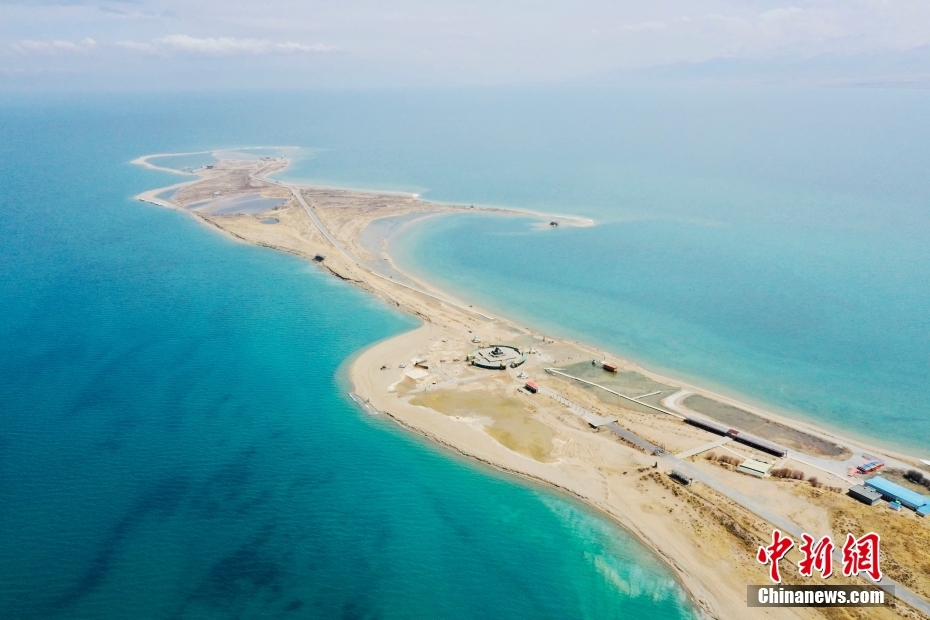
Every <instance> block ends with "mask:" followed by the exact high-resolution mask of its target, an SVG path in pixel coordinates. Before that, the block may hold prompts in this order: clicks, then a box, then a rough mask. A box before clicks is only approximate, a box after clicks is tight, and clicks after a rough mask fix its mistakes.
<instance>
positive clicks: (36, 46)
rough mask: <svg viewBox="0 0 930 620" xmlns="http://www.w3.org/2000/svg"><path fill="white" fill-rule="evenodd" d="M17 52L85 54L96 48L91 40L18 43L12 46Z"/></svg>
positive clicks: (28, 41)
mask: <svg viewBox="0 0 930 620" xmlns="http://www.w3.org/2000/svg"><path fill="white" fill-rule="evenodd" d="M12 47H13V49H14V50H16V51H17V52H21V53H24V54H57V53H58V52H86V51H88V50H92V49H94V48H95V47H97V42H96V41H94V40H93V39H90V38H88V39H84V40H83V41H78V42H77V43H75V42H73V41H30V40H25V41H19V42H18V43H14V44H13V45H12Z"/></svg>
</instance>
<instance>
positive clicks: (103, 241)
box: [0, 93, 692, 620]
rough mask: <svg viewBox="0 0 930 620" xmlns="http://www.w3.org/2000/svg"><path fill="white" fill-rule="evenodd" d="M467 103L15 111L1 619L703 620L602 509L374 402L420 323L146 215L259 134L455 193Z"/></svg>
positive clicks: (177, 220)
mask: <svg viewBox="0 0 930 620" xmlns="http://www.w3.org/2000/svg"><path fill="white" fill-rule="evenodd" d="M461 97H462V94H461V93H454V94H453V95H449V94H446V95H441V96H435V97H432V98H430V97H426V99H424V98H423V96H421V95H419V94H415V95H390V96H386V95H366V96H357V95H351V94H332V95H315V96H300V97H298V96H293V95H281V94H250V95H223V96H215V97H206V96H203V97H194V96H191V97H181V96H162V97H157V96H152V97H146V98H141V97H140V98H132V97H113V98H100V99H94V98H87V97H85V98H81V97H73V98H61V99H55V98H37V99H5V100H2V101H0V135H3V136H4V139H3V140H2V141H0V186H2V188H3V191H2V192H0V211H2V213H3V217H2V218H0V300H2V302H3V303H2V304H0V342H2V343H3V347H2V349H0V617H2V618H11V619H13V618H15V619H17V620H18V619H30V618H43V619H45V618H68V619H108V618H112V619H120V620H122V619H124V618H173V619H174V618H176V619H180V618H253V617H275V618H290V617H293V618H476V619H477V618H481V619H485V618H532V619H534V620H535V619H537V618H554V619H555V618H558V619H562V618H629V617H639V618H688V617H691V616H692V611H691V607H690V605H689V604H688V602H687V601H686V599H685V598H684V596H683V593H682V591H681V589H680V588H679V586H678V585H677V584H676V582H675V581H674V580H673V579H672V577H671V575H670V573H669V571H667V570H666V569H665V568H664V567H663V566H662V565H660V563H659V562H658V561H657V560H656V559H655V558H654V557H653V556H652V555H650V554H649V553H647V552H646V551H645V550H644V549H643V548H642V547H641V546H640V545H639V544H637V543H636V542H635V541H634V540H632V539H631V537H630V536H629V535H627V534H626V533H625V532H623V531H622V530H620V529H618V528H617V527H614V526H613V525H611V524H610V523H609V522H607V521H606V520H604V519H603V518H601V517H599V516H597V515H594V514H591V513H590V512H589V511H587V510H585V509H584V508H582V507H581V506H579V505H578V504H576V503H575V502H572V501H570V500H568V499H566V498H563V497H560V496H556V495H555V494H553V493H551V492H549V491H547V490H543V489H540V488H536V487H534V486H532V485H529V484H528V483H525V482H522V481H517V480H513V479H510V478H507V477H504V476H502V475H500V474H497V473H495V472H492V471H487V470H485V469H483V468H480V467H478V466H475V465H472V464H471V463H468V462H465V461H463V460H462V459H460V458H457V457H455V456H453V455H451V454H449V453H448V452H446V451H444V450H441V449H439V448H436V447H434V446H432V445H430V444H428V443H426V442H424V441H421V440H419V439H417V438H415V437H412V436H411V435H409V434H408V433H406V432H403V431H401V430H399V429H398V428H396V427H395V426H394V425H393V424H391V423H389V422H387V421H386V420H384V419H382V418H373V417H368V416H366V415H365V414H363V413H361V412H360V411H359V410H358V409H357V408H356V407H355V406H354V405H353V404H352V402H351V401H350V400H349V399H348V397H347V395H346V392H347V389H348V387H347V385H346V381H345V374H344V369H345V365H346V364H347V363H348V360H350V359H351V357H352V355H353V354H354V353H356V352H357V351H359V350H360V349H362V348H364V347H365V346H367V345H369V344H370V343H372V342H374V341H377V340H379V339H382V338H386V337H388V336H390V335H392V334H396V333H398V332H400V331H402V330H405V329H409V328H411V327H412V326H413V325H414V322H413V321H412V320H411V319H410V318H408V317H405V316H403V315H400V314H397V313H395V312H392V311H391V310H389V309H388V308H387V307H386V306H384V305H383V304H381V303H379V302H377V301H376V300H374V299H373V298H371V297H370V296H368V295H366V294H364V293H362V292H360V291H358V290H355V289H353V288H352V287H350V286H347V285H345V284H343V283H341V282H339V281H337V280H335V279H334V278H331V277H327V276H324V275H323V274H321V273H320V272H319V271H318V270H316V269H315V268H313V267H312V266H310V265H309V264H307V263H305V262H303V261H300V260H297V259H296V258H294V257H291V256H287V255H283V254H279V253H275V252H273V251H269V250H265V249H260V248H255V247H250V246H246V245H243V244H236V243H233V242H231V241H229V240H227V239H225V238H224V237H222V236H220V235H217V234H215V233H213V232H211V231H209V230H208V229H206V228H205V227H202V226H199V225H197V224H196V223H195V222H194V221H193V220H192V218H190V217H189V216H187V215H186V214H184V213H179V212H173V211H169V210H165V209H160V208H157V207H153V206H149V205H144V204H141V203H138V202H135V201H134V200H132V196H133V195H135V194H136V193H138V192H140V191H143V190H147V189H151V188H154V187H158V186H162V185H167V184H170V183H174V182H177V180H178V177H174V176H171V175H168V174H165V173H159V172H153V171H148V170H144V169H141V168H139V167H137V166H131V165H130V164H129V163H128V162H129V161H130V160H132V159H134V158H135V157H138V156H140V155H143V154H147V153H154V152H182V151H198V150H202V149H208V148H219V147H236V146H248V145H255V144H297V145H300V146H304V147H307V149H319V150H318V151H310V150H308V152H312V153H318V156H319V157H324V156H326V154H327V153H328V154H329V155H330V159H329V160H327V161H328V162H329V163H328V164H327V165H328V168H327V169H326V171H325V172H326V175H324V176H329V177H330V178H331V179H332V180H336V181H338V180H349V181H353V182H357V183H360V184H363V183H369V182H370V183H373V184H380V183H382V181H383V179H384V176H391V175H393V174H394V172H395V171H396V169H397V167H400V168H404V169H405V170H406V171H407V172H405V173H403V174H397V175H396V182H397V183H399V184H401V185H404V184H407V183H410V182H411V180H412V179H421V180H422V182H423V183H428V184H429V183H433V182H434V179H433V178H432V177H430V176H429V175H425V174H421V173H422V172H423V169H422V168H421V167H422V166H427V167H428V166H430V165H434V164H432V163H430V160H431V157H432V152H431V151H430V150H429V149H427V150H425V151H423V152H419V151H416V150H415V149H414V151H411V150H410V147H411V145H412V144H414V141H415V140H421V139H423V138H425V137H426V135H427V134H429V133H430V132H432V131H434V130H435V129H436V128H435V127H421V128H420V129H419V130H418V129H417V123H416V119H421V120H425V119H427V118H428V115H426V116H424V115H423V114H422V113H421V112H422V108H423V106H426V108H429V109H433V110H434V111H435V114H437V115H438V117H443V116H444V115H446V114H448V113H450V111H451V112H453V113H454V112H455V110H463V109H464V108H462V106H463V105H464V106H465V108H467V107H468V106H469V105H470V104H468V103H467V101H466V102H465V103H462V101H460V99H461ZM483 97H485V95H474V96H473V101H474V102H477V103H481V102H482V101H483ZM482 105H484V104H482ZM430 106H432V108H430ZM391 110H393V111H394V112H392V111H391ZM404 110H406V112H404ZM404 115H406V116H404ZM378 127H381V128H382V130H381V133H378V132H377V128H378ZM410 128H412V129H410ZM408 130H411V131H412V133H410V135H408V133H409V132H408ZM420 130H422V132H423V133H422V134H420V133H418V131H420ZM400 136H406V138H404V139H405V140H407V141H406V142H404V141H403V140H399V137H400ZM418 136H419V137H418ZM442 136H443V134H442V132H439V133H437V134H435V136H434V139H435V140H439V141H441V139H442ZM363 138H364V139H363ZM400 142H402V143H403V144H405V145H406V146H405V147H404V148H400V147H399V146H397V144H398V143H400ZM430 145H431V146H430V149H433V148H438V142H434V143H430ZM405 149H406V150H405ZM392 154H393V155H392ZM386 155H390V157H385V156H386ZM314 161H317V160H314V159H307V160H306V161H305V162H303V163H302V164H301V165H302V166H311V167H312V166H313V165H314ZM303 169H304V170H306V168H303ZM379 171H380V172H379ZM295 172H300V168H295ZM337 172H338V174H336V173H337ZM447 172H448V174H449V176H448V178H455V177H456V175H455V174H454V171H452V170H449V171H447Z"/></svg>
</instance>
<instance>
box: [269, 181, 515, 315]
mask: <svg viewBox="0 0 930 620" xmlns="http://www.w3.org/2000/svg"><path fill="white" fill-rule="evenodd" d="M262 170H264V168H260V169H259V170H257V171H256V172H254V173H253V174H254V175H258V174H259V173H261V172H262ZM261 178H262V180H264V181H267V182H268V183H274V184H275V185H280V186H281V187H284V188H286V189H288V190H290V192H291V194H293V195H294V198H296V199H297V202H299V203H300V206H302V207H303V208H304V211H306V212H307V215H309V216H310V219H311V220H312V221H313V223H314V224H315V225H316V227H317V228H318V229H319V231H320V232H321V233H322V234H323V236H324V237H326V239H327V240H328V241H329V242H330V243H331V244H333V247H335V248H336V249H337V250H339V252H340V253H341V254H342V255H343V256H345V257H346V259H348V260H349V261H351V262H352V263H353V264H355V265H356V266H357V267H358V268H359V269H362V270H364V271H366V272H368V273H370V274H371V275H373V276H375V277H376V278H381V279H382V280H386V281H388V282H390V283H392V284H396V285H397V286H402V287H404V288H406V289H410V290H412V291H416V292H417V293H420V294H421V295H426V296H427V297H432V298H433V299H436V300H438V301H441V302H442V303H444V304H448V305H450V306H455V307H456V308H459V309H461V310H464V311H465V312H468V313H471V314H474V315H477V316H479V317H481V318H483V319H486V320H488V321H494V320H497V319H496V317H493V316H490V315H487V314H484V313H483V312H478V311H477V310H475V309H474V308H470V307H468V306H463V305H462V304H459V303H456V302H454V301H450V300H448V299H446V298H445V297H441V296H439V295H436V294H435V293H430V292H429V291H425V290H423V289H422V288H420V287H418V286H412V285H409V284H404V283H403V282H398V281H397V280H395V279H393V278H390V277H388V276H383V275H381V274H380V273H377V272H376V271H373V270H372V269H371V268H369V267H368V266H367V265H366V264H364V263H363V262H362V261H360V260H358V259H357V258H356V257H355V256H353V255H352V254H351V253H349V251H348V250H346V249H345V248H344V247H343V246H342V244H341V243H339V241H337V240H336V238H335V237H334V236H333V235H332V234H331V233H330V232H329V229H328V228H326V225H325V224H323V222H322V221H321V220H320V218H318V217H317V215H316V213H314V211H313V209H312V208H310V205H308V204H307V201H306V200H304V197H303V194H301V192H300V189H299V188H297V187H295V186H293V185H288V184H287V183H283V182H281V181H276V180H274V179H269V178H268V177H261Z"/></svg>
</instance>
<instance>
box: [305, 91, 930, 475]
mask: <svg viewBox="0 0 930 620" xmlns="http://www.w3.org/2000/svg"><path fill="white" fill-rule="evenodd" d="M456 106H458V107H456ZM395 107H396V108H398V109H399V110H400V111H396V112H395V114H394V115H393V116H392V115H389V114H387V112H385V114H386V115H387V116H389V117H391V118H395V122H396V123H398V124H401V123H406V124H407V126H408V130H407V133H406V134H405V135H404V136H402V137H395V139H394V140H393V141H387V140H385V142H384V144H380V145H379V147H380V148H381V149H382V150H383V152H382V154H381V156H380V157H376V156H370V155H366V156H364V157H363V156H362V155H361V154H360V153H359V152H358V151H356V150H352V149H349V148H346V149H333V150H332V151H331V152H326V151H323V152H318V153H316V154H314V156H313V158H312V159H308V160H306V161H304V162H302V163H301V165H300V166H298V167H297V168H295V170H293V171H291V173H290V174H291V175H293V176H295V177H299V176H304V177H310V178H319V179H334V180H335V181H336V182H342V183H347V182H348V180H347V179H346V178H345V177H342V176H340V173H339V170H338V169H339V168H341V167H343V166H346V167H348V168H349V169H353V170H360V171H361V173H358V172H357V173H356V174H358V178H361V179H364V180H365V181H367V183H368V185H370V186H379V185H381V186H390V184H391V183H393V184H394V185H393V187H397V186H398V185H399V186H401V187H404V188H407V189H410V190H411V191H418V192H420V193H421V194H422V195H423V196H424V197H425V198H432V199H436V200H441V201H448V202H459V203H465V204H488V205H503V206H510V207H516V208H527V209H531V210H537V211H542V212H552V213H557V214H574V215H582V216H585V217H589V218H592V219H594V220H595V221H596V222H597V223H598V225H597V226H595V227H591V228H566V227H560V228H559V229H558V230H542V231H540V230H536V229H535V228H534V225H535V224H536V222H533V221H528V220H519V219H507V218H499V217H482V216H472V215H468V216H461V217H459V216H453V217H448V218H442V219H431V220H428V221H427V222H426V223H425V224H423V225H422V226H420V227H417V228H413V229H411V230H410V231H409V233H408V234H407V235H406V236H404V237H402V239H401V240H400V242H398V243H397V244H396V247H395V251H396V252H397V253H398V260H399V261H400V263H401V264H402V265H403V266H404V267H405V268H407V269H408V270H411V271H413V272H415V273H417V274H418V275H420V276H421V277H424V278H426V279H428V280H430V281H432V282H435V283H437V284H438V285H439V286H440V287H442V288H444V289H446V290H448V291H451V292H453V293H455V294H457V295H459V296H460V297H463V298H465V299H468V300H470V301H475V302H478V303H479V304H481V305H482V306H484V307H486V308H489V309H491V310H496V311H498V312H502V313H504V314H505V315H507V316H510V317H515V318H517V319H519V320H522V321H525V322H526V324H527V325H531V326H534V327H536V328H539V329H543V330H546V331H548V332H550V333H551V334H557V335H563V336H569V337H573V338H577V339H581V340H584V341H586V342H588V343H592V344H594V345H596V346H599V347H601V348H604V349H607V350H609V351H612V352H614V353H615V354H620V355H623V356H626V357H629V358H632V359H634V360H636V361H638V362H639V363H642V364H644V365H646V366H647V367H649V368H652V369H655V370H658V371H660V372H663V373H668V374H670V375H672V376H677V377H681V378H683V379H685V380H689V381H693V382H697V383H699V384H702V385H705V386H708V387H712V388H714V389H717V390H720V391H723V392H726V393H729V394H733V395H736V396H737V397H741V398H744V399H747V400H749V401H751V402H755V403H759V404H762V405H763V406H768V407H771V408H773V409H775V410H776V411H781V412H784V413H787V414H789V415H792V416H794V417H797V418H801V419H806V420H811V421H814V422H818V423H821V424H824V425H826V426H828V427H830V428H834V429H839V430H841V431H842V432H845V433H850V434H854V435H857V436H859V437H862V438H865V439H867V440H869V441H873V442H876V443H880V444H884V445H887V446H890V447H893V448H897V449H902V450H905V451H910V452H912V453H914V454H915V455H916V456H920V457H922V458H930V391H928V390H927V389H926V386H927V385H928V384H930V244H928V239H930V148H928V147H927V145H928V144H930V125H928V124H927V123H926V122H925V117H926V111H927V110H928V109H930V92H928V91H926V90H923V91H916V90H915V91H911V90H878V89H861V90H856V89H834V90H799V91H770V90H744V91H728V90H712V91H698V90H692V91H675V90H651V91H634V92H612V91H598V92H578V93H572V94H564V93H551V92H537V93H530V94H525V93H524V94H523V95H520V96H518V95H514V94H503V93H497V94H496V95H495V94H485V95H484V96H483V97H474V98H467V97H462V98H461V99H460V100H456V102H455V103H454V104H452V105H451V106H450V108H448V109H445V110H444V112H443V113H442V114H439V113H435V112H434V111H433V110H432V108H430V107H429V105H428V104H427V103H423V102H417V103H416V104H407V107H404V106H400V105H397V106H395ZM408 107H409V108H414V109H418V110H419V112H420V116H418V117H417V118H406V117H404V112H405V111H407V109H408ZM392 111H394V110H392ZM411 116H412V114H411ZM437 136H438V137H437ZM389 151H390V152H389ZM401 181H402V183H400V182H401Z"/></svg>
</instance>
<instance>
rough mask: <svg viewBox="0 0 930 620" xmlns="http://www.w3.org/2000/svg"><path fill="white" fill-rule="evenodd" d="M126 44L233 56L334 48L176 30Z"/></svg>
mask: <svg viewBox="0 0 930 620" xmlns="http://www.w3.org/2000/svg"><path fill="white" fill-rule="evenodd" d="M121 45H123V47H126V48H129V49H135V50H139V51H155V50H158V51H164V52H182V53H188V54H205V55H210V56H231V55H234V54H251V55H253V56H261V55H265V54H294V53H306V52H331V51H333V49H334V48H332V47H330V46H327V45H323V44H321V43H315V44H313V45H306V44H303V43H294V42H292V41H288V42H285V43H275V42H274V41H269V40H267V39H237V38H235V37H219V38H213V37H208V38H203V39H200V38H197V37H191V36H188V35H186V34H173V35H169V36H167V37H160V38H158V39H153V40H152V43H151V44H148V43H135V42H133V41H124V42H122V43H121Z"/></svg>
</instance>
